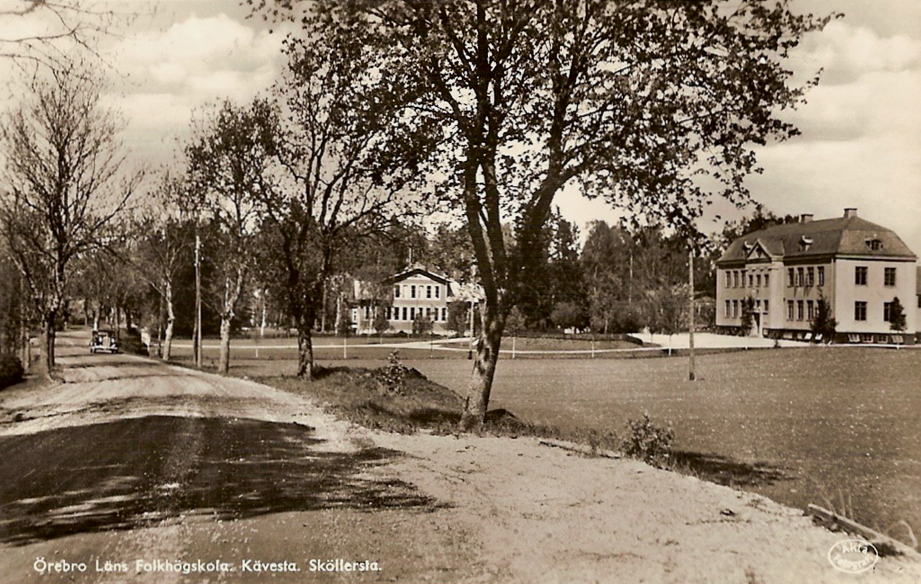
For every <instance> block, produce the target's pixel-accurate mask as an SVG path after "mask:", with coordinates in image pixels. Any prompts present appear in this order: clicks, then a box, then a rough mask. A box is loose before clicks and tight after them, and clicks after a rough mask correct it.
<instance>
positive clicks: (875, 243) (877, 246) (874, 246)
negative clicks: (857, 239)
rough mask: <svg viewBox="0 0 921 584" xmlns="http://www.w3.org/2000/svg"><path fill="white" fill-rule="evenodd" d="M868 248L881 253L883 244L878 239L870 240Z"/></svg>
mask: <svg viewBox="0 0 921 584" xmlns="http://www.w3.org/2000/svg"><path fill="white" fill-rule="evenodd" d="M867 247H869V248H870V249H872V250H873V251H879V250H881V249H883V242H882V241H880V240H878V239H868V240H867Z"/></svg>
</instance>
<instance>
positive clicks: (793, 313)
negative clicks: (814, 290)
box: [787, 300, 817, 321]
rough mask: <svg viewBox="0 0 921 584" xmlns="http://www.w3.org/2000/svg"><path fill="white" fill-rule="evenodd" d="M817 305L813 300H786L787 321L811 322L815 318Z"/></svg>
mask: <svg viewBox="0 0 921 584" xmlns="http://www.w3.org/2000/svg"><path fill="white" fill-rule="evenodd" d="M816 308H817V304H816V302H815V301H813V300H806V301H805V302H804V301H803V300H797V301H795V302H794V301H793V300H787V320H790V321H793V320H812V319H814V318H815V311H816Z"/></svg>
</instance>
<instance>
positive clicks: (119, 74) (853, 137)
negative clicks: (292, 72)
mask: <svg viewBox="0 0 921 584" xmlns="http://www.w3.org/2000/svg"><path fill="white" fill-rule="evenodd" d="M11 2H13V0H0V9H2V8H3V6H2V5H9V4H10V3H11ZM14 3H15V2H14ZM791 4H792V6H793V8H794V10H796V11H802V12H816V13H826V12H828V11H831V10H834V11H837V12H841V13H844V15H845V16H844V17H843V18H842V19H839V20H836V21H833V22H832V23H831V24H829V25H828V27H827V28H826V29H825V31H824V32H822V33H818V34H813V35H811V36H810V37H808V38H807V39H806V41H805V42H804V43H803V45H802V46H801V47H799V49H798V50H797V51H796V53H795V55H794V59H793V61H792V63H791V66H792V67H793V68H794V70H795V71H796V72H797V73H801V74H803V75H809V74H812V73H814V72H815V71H817V70H818V69H820V68H822V69H824V73H823V76H822V82H821V84H820V85H819V87H817V88H815V89H813V90H812V91H811V92H810V94H809V95H808V97H807V99H808V104H807V105H805V106H803V107H801V108H800V109H799V110H798V111H796V112H793V113H791V114H790V119H791V120H792V121H794V122H795V123H796V124H797V125H798V126H799V128H800V129H801V130H802V136H799V137H798V138H796V139H794V140H792V141H789V142H786V143H782V144H773V145H769V146H768V147H766V148H763V149H762V150H761V151H760V153H759V160H760V162H761V164H762V165H763V166H764V168H765V172H764V174H763V175H761V176H754V177H752V179H751V180H750V182H749V184H750V188H751V190H752V193H753V195H754V197H755V199H756V200H758V201H759V202H761V203H763V204H764V205H765V206H766V207H767V208H768V209H770V210H772V211H774V212H775V213H778V214H787V213H790V214H800V213H813V214H814V215H815V218H816V219H820V218H827V217H836V216H838V215H840V214H841V213H842V212H843V209H844V208H845V207H857V208H858V209H859V214H860V215H861V216H862V217H864V218H866V219H868V220H870V221H873V222H876V223H880V224H882V225H884V226H886V227H890V228H892V229H894V230H895V231H896V232H897V233H899V234H900V235H901V236H902V238H903V239H904V240H905V242H906V243H907V244H908V245H909V247H911V248H912V249H913V250H914V251H915V252H916V253H919V254H921V107H919V106H921V1H918V0H834V1H832V0H792V2H791ZM104 5H105V6H107V7H110V8H113V9H116V10H126V5H125V4H124V3H119V2H107V3H104ZM130 7H131V9H132V10H134V11H137V10H138V9H139V7H143V10H141V12H140V14H139V15H138V16H137V18H136V19H135V21H134V22H133V24H132V25H131V26H129V27H128V28H127V29H125V30H124V31H123V33H122V34H121V35H120V37H119V38H110V39H108V40H107V41H105V44H104V50H105V52H106V54H107V55H111V57H110V62H111V63H112V64H113V71H111V72H110V73H111V75H110V77H111V78H112V79H113V87H112V91H111V93H110V94H109V95H108V96H107V102H108V103H109V104H111V105H112V106H113V107H116V108H117V109H119V110H120V111H121V113H122V114H123V116H124V117H125V118H126V121H127V122H128V127H127V129H126V134H125V141H126V143H127V144H128V145H129V146H130V147H131V148H132V150H133V151H134V153H135V156H136V157H138V158H143V159H146V160H150V161H152V162H153V163H154V164H155V165H159V164H164V163H168V161H169V160H170V158H171V157H172V156H173V155H174V152H175V151H176V145H177V144H178V142H179V141H180V140H181V139H182V138H183V137H184V136H186V135H187V134H188V128H189V122H190V119H191V116H192V114H193V112H195V111H201V110H202V108H206V107H208V106H209V105H210V104H214V103H216V102H218V101H219V100H222V99H224V98H227V97H229V98H231V99H233V100H237V101H241V102H242V101H245V100H247V99H249V98H251V97H253V96H254V95H256V94H258V93H259V92H263V91H265V89H266V88H267V87H268V86H269V85H270V84H271V83H272V81H273V80H274V79H275V76H276V74H277V72H278V71H279V70H280V67H281V66H282V64H283V59H282V58H281V56H280V51H279V49H280V46H281V41H282V38H283V32H284V30H281V31H279V30H275V31H274V34H272V33H270V29H269V26H268V25H267V24H265V23H263V22H260V21H258V20H248V19H246V15H247V13H248V10H247V9H246V8H244V7H241V6H239V2H238V1H237V0H196V1H178V0H176V1H163V2H157V3H153V2H151V3H147V2H132V3H131V4H130ZM22 20H23V19H16V21H15V22H14V20H13V19H11V18H10V17H2V16H0V39H2V38H10V37H11V35H14V34H15V33H21V32H22V31H23V30H25V29H26V28H27V27H26V25H24V24H23V22H22ZM6 74H7V72H6V71H3V70H0V76H3V75H6ZM0 78H2V77H0ZM7 102H9V100H7ZM559 204H560V206H561V208H562V211H563V213H564V215H566V216H568V217H569V218H570V219H572V220H574V221H576V222H577V224H579V225H580V227H584V225H585V224H586V223H587V222H588V221H590V220H592V219H597V218H606V219H609V220H616V217H617V215H616V214H615V213H613V212H611V211H610V210H608V209H607V208H605V206H604V204H603V203H600V202H586V201H583V200H582V199H580V198H579V197H578V195H575V194H573V193H567V194H565V195H564V196H562V197H561V198H560V199H559ZM715 214H719V215H720V216H721V217H724V218H725V217H730V218H732V217H734V216H738V215H737V214H735V215H734V214H733V212H732V210H731V209H727V208H726V207H725V206H719V205H717V206H715V207H714V211H713V212H712V213H711V215H710V216H708V217H707V218H706V221H705V222H703V223H702V225H701V227H702V228H703V229H704V230H706V231H714V230H716V229H717V228H718V227H719V225H718V223H717V222H716V220H715V218H714V217H713V215H715Z"/></svg>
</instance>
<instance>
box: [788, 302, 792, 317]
mask: <svg viewBox="0 0 921 584" xmlns="http://www.w3.org/2000/svg"><path fill="white" fill-rule="evenodd" d="M787 320H793V301H792V300H787Z"/></svg>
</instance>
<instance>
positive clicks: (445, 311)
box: [441, 308, 448, 322]
mask: <svg viewBox="0 0 921 584" xmlns="http://www.w3.org/2000/svg"><path fill="white" fill-rule="evenodd" d="M446 320H448V309H447V308H442V309H441V322H444V321H446Z"/></svg>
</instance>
